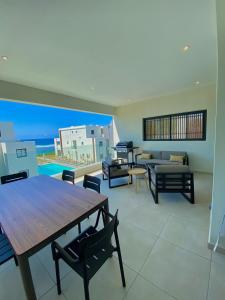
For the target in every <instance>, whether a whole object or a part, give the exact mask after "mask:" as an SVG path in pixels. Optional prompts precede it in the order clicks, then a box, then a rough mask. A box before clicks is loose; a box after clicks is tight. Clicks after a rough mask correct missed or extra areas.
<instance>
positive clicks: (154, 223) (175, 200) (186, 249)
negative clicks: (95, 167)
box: [0, 174, 225, 300]
mask: <svg viewBox="0 0 225 300" xmlns="http://www.w3.org/2000/svg"><path fill="white" fill-rule="evenodd" d="M211 185H212V177H211V176H210V175H206V174H195V186H196V204H195V205H191V204H189V203H188V202H187V201H186V200H185V199H184V198H182V196H180V195H176V194H170V195H168V194H162V195H160V198H159V201H160V204H159V205H158V206H156V205H155V204H154V202H153V199H152V197H151V195H150V193H149V191H148V190H147V188H146V186H145V183H144V182H143V184H142V186H141V189H140V190H139V191H138V193H136V192H135V189H134V186H129V187H128V186H124V187H120V188H116V189H111V190H109V189H108V187H107V182H105V181H104V182H103V184H102V192H103V193H104V194H106V195H108V196H109V201H110V210H111V212H114V211H115V210H116V209H117V208H118V209H119V219H120V225H119V237H120V242H121V249H122V255H123V260H124V265H125V275H126V281H127V287H126V289H124V288H122V285H121V279H120V273H119V268H118V263H117V258H116V257H113V258H112V259H110V260H108V262H107V263H106V264H105V265H104V267H103V268H102V269H101V270H100V271H99V272H98V273H97V274H96V275H95V277H94V278H93V279H92V281H91V283H90V295H91V299H93V300H95V299H96V300H97V299H98V300H101V299H104V300H105V299H107V300H122V299H124V300H135V299H139V300H145V299H146V300H149V299H151V300H172V299H177V300H223V299H225V256H222V255H219V254H215V253H213V254H212V253H211V251H209V250H208V249H207V239H208V226H209V209H208V205H209V202H210V200H211ZM93 219H94V218H93V217H92V218H90V221H88V222H92V220H93ZM85 225H87V224H83V226H85ZM75 234H77V231H76V229H73V230H71V231H70V232H68V233H67V234H66V235H64V236H62V237H61V238H60V239H59V240H60V243H61V244H63V243H64V242H66V241H67V240H70V239H71V238H72V237H73V236H74V235H75ZM31 269H32V274H33V278H34V283H35V288H36V292H37V294H38V297H39V299H41V300H53V299H61V300H73V299H74V300H75V299H76V300H80V299H84V293H83V284H82V280H81V279H80V278H79V277H78V276H77V275H76V274H75V273H74V272H73V271H71V270H70V268H68V267H67V266H66V265H65V264H63V263H62V265H61V277H62V290H63V293H62V295H61V296H60V297H59V296H57V293H56V286H55V272H54V266H53V262H52V258H51V252H50V247H49V246H48V247H46V248H45V249H43V250H41V251H40V252H39V253H38V254H36V255H35V256H33V257H32V258H31ZM6 299H7V300H17V299H18V300H25V295H24V291H23V287H22V283H21V279H20V274H19V270H18V268H16V267H15V265H14V262H13V261H10V262H8V263H6V264H5V265H4V266H2V267H0V300H6Z"/></svg>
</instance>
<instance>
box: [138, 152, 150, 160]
mask: <svg viewBox="0 0 225 300" xmlns="http://www.w3.org/2000/svg"><path fill="white" fill-rule="evenodd" d="M150 158H151V154H150V153H142V154H141V155H140V159H150Z"/></svg>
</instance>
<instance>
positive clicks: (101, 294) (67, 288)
mask: <svg viewBox="0 0 225 300" xmlns="http://www.w3.org/2000/svg"><path fill="white" fill-rule="evenodd" d="M124 270H125V277H126V283H127V287H126V288H123V287H122V282H121V277H120V270H119V265H118V262H117V259H116V258H112V259H109V260H108V261H107V262H106V263H105V264H104V266H103V267H102V268H101V269H100V270H99V271H98V272H97V273H96V274H95V276H94V277H93V278H92V279H91V281H90V285H89V288H90V297H91V299H92V300H100V299H107V300H122V299H123V298H124V296H125V295H126V293H127V290H128V288H129V286H130V285H131V283H132V282H133V281H134V279H135V277H136V275H137V274H136V273H135V272H134V271H132V270H131V269H129V268H127V267H126V266H125V268H124ZM62 290H63V293H64V294H65V296H66V298H67V299H68V300H74V299H75V298H76V300H84V290H83V282H82V279H81V278H80V277H79V276H78V275H77V274H76V273H75V272H72V273H69V274H68V275H67V276H66V277H65V278H64V279H63V280H62Z"/></svg>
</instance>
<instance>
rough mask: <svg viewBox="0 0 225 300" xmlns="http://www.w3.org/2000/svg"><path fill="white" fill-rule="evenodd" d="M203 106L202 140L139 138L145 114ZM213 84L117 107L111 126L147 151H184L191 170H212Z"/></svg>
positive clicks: (173, 111)
mask: <svg viewBox="0 0 225 300" xmlns="http://www.w3.org/2000/svg"><path fill="white" fill-rule="evenodd" d="M201 109H207V139H206V141H194V142H193V141H180V142H176V141H165V142H160V141H154V142H152V141H149V142H147V141H146V142H144V141H143V133H142V119H143V118H145V117H152V116H160V115H166V114H173V113H180V112H188V111H194V110H201ZM215 110H216V87H215V85H209V86H207V87H198V88H194V89H192V90H189V91H183V92H180V93H176V94H174V95H167V96H161V97H157V98H153V99H150V100H145V101H142V102H137V103H134V104H130V105H126V106H120V107H119V108H118V109H117V115H116V116H115V118H114V119H115V125H116V131H117V133H118V137H119V139H120V140H133V142H134V145H135V146H140V147H142V148H143V149H146V150H147V149H149V150H172V151H173V150H177V151H186V152H187V153H188V155H189V158H190V166H191V168H192V169H193V170H198V171H204V172H212V170H213V157H214V131H215Z"/></svg>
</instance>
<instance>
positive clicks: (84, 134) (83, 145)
mask: <svg viewBox="0 0 225 300" xmlns="http://www.w3.org/2000/svg"><path fill="white" fill-rule="evenodd" d="M112 146H113V134H112V125H108V126H98V125H82V126H71V127H67V128H60V129H59V138H56V139H55V153H56V155H57V156H62V157H66V158H67V159H71V160H73V161H75V162H77V163H93V162H98V161H102V160H103V159H105V158H106V157H108V156H109V155H110V152H111V147H112Z"/></svg>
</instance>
